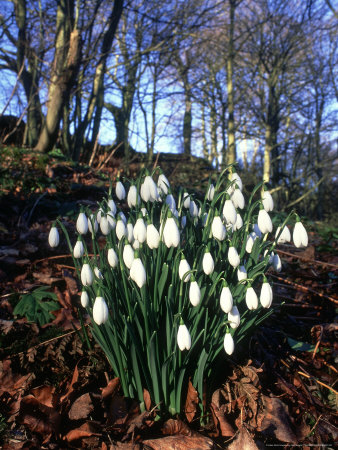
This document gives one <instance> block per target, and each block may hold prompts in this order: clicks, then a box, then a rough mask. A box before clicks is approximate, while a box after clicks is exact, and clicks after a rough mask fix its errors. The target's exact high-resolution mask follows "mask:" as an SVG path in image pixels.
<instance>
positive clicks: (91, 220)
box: [88, 214, 99, 234]
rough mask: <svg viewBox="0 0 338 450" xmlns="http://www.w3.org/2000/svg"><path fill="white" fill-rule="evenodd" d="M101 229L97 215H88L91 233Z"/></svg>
mask: <svg viewBox="0 0 338 450" xmlns="http://www.w3.org/2000/svg"><path fill="white" fill-rule="evenodd" d="M98 229H99V224H98V222H97V220H96V217H95V216H94V214H91V215H90V216H89V217H88V230H89V232H90V233H92V234H93V233H94V234H95V233H97V230H98Z"/></svg>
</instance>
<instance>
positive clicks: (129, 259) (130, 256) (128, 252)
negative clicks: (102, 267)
mask: <svg viewBox="0 0 338 450" xmlns="http://www.w3.org/2000/svg"><path fill="white" fill-rule="evenodd" d="M122 257H123V261H124V263H125V265H126V266H127V267H128V269H130V268H131V265H132V263H133V261H134V250H133V248H132V246H131V245H130V244H126V245H125V246H124V248H123V254H122Z"/></svg>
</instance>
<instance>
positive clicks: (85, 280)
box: [81, 263, 94, 286]
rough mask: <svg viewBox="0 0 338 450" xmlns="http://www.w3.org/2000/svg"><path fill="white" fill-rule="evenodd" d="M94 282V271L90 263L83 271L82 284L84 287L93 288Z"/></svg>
mask: <svg viewBox="0 0 338 450" xmlns="http://www.w3.org/2000/svg"><path fill="white" fill-rule="evenodd" d="M93 281H94V274H93V271H92V269H91V268H90V265H89V264H88V263H84V264H83V266H82V269H81V282H82V284H83V286H91V285H92V284H93Z"/></svg>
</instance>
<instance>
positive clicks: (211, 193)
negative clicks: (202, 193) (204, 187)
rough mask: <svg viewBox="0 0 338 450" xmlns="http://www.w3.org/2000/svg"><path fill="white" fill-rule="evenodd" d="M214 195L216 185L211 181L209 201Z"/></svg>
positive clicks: (208, 193) (208, 194)
mask: <svg viewBox="0 0 338 450" xmlns="http://www.w3.org/2000/svg"><path fill="white" fill-rule="evenodd" d="M214 195H215V186H214V185H213V184H212V183H211V184H210V186H209V188H208V192H207V199H208V200H209V202H211V201H212V200H213V198H214Z"/></svg>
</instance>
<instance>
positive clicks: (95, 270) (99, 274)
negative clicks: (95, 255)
mask: <svg viewBox="0 0 338 450" xmlns="http://www.w3.org/2000/svg"><path fill="white" fill-rule="evenodd" d="M94 273H95V276H96V278H98V279H99V280H103V275H102V272H101V270H100V269H99V268H98V267H94Z"/></svg>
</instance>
